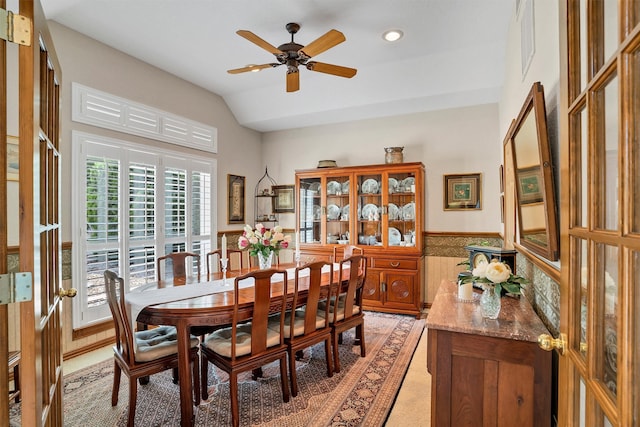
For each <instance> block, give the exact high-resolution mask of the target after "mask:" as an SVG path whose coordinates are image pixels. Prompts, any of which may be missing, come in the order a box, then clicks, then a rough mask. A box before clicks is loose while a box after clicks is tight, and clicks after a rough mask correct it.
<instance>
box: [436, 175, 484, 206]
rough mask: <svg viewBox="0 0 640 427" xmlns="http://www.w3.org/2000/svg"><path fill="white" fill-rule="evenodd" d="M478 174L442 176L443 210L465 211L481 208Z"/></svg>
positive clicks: (479, 176) (479, 178)
mask: <svg viewBox="0 0 640 427" xmlns="http://www.w3.org/2000/svg"><path fill="white" fill-rule="evenodd" d="M481 176H482V174H480V173H472V174H464V175H462V174H461V175H445V176H444V210H445V211H453V210H467V209H482V208H481V204H480V203H481V202H480V200H481V197H480V195H481V188H482V187H481Z"/></svg>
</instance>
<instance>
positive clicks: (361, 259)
mask: <svg viewBox="0 0 640 427" xmlns="http://www.w3.org/2000/svg"><path fill="white" fill-rule="evenodd" d="M347 267H348V273H347V274H348V280H347V284H346V288H345V286H344V285H342V286H341V288H340V289H341V291H340V292H339V295H338V296H337V297H334V298H333V299H331V300H328V304H329V308H328V309H329V318H330V320H329V323H330V324H331V347H332V349H333V371H334V372H340V355H339V351H338V344H339V343H341V342H342V333H343V332H345V331H348V330H349V329H351V328H354V327H355V328H356V340H355V345H359V346H360V356H362V357H365V356H366V354H367V353H366V348H365V339H364V312H363V310H362V297H363V292H362V291H363V287H364V280H365V277H366V275H367V258H366V257H365V256H363V255H353V256H351V257H349V258H346V259H344V260H342V261H340V275H339V276H338V277H339V280H340V281H344V280H345V279H344V271H345V270H347ZM326 304H327V301H324V302H323V301H321V302H320V304H319V307H320V310H323V309H325V305H326Z"/></svg>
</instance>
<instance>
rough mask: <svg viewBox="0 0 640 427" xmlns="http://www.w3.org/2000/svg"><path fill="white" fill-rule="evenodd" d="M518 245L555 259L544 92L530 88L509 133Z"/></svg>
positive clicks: (555, 222) (555, 227)
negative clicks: (514, 187)
mask: <svg viewBox="0 0 640 427" xmlns="http://www.w3.org/2000/svg"><path fill="white" fill-rule="evenodd" d="M510 139H511V143H512V154H513V167H514V179H515V186H516V209H517V218H518V232H519V233H518V243H519V244H520V245H521V246H523V247H525V248H527V249H529V250H530V251H532V252H534V253H536V254H538V255H540V256H543V257H545V258H547V259H548V260H550V261H556V260H557V259H558V220H557V213H556V200H555V199H556V198H555V192H554V183H553V173H552V167H551V156H550V148H549V139H548V134H547V115H546V109H545V103H544V89H543V87H542V85H541V84H540V82H536V83H534V84H533V86H532V87H531V90H530V91H529V94H528V95H527V99H526V100H525V102H524V105H523V106H522V109H521V110H520V114H519V115H518V118H517V119H516V121H515V124H514V126H513V127H512V134H511V138H510Z"/></svg>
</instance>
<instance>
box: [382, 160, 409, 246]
mask: <svg viewBox="0 0 640 427" xmlns="http://www.w3.org/2000/svg"><path fill="white" fill-rule="evenodd" d="M385 188H386V193H387V201H388V202H387V209H386V212H387V215H386V220H387V230H388V232H387V233H388V240H387V245H388V246H415V244H416V179H415V175H414V174H413V173H411V172H400V173H390V174H389V176H388V178H387V185H386V187H385Z"/></svg>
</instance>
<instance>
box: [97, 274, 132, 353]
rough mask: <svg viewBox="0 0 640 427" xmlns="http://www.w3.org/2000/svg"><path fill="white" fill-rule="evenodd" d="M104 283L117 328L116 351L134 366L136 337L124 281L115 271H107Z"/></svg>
mask: <svg viewBox="0 0 640 427" xmlns="http://www.w3.org/2000/svg"><path fill="white" fill-rule="evenodd" d="M104 283H105V292H106V294H107V303H108V304H109V310H111V316H112V317H113V323H114V326H115V333H116V345H115V349H116V350H117V351H118V352H119V353H120V354H121V356H122V358H123V359H124V360H125V361H126V362H127V364H129V365H134V364H135V354H134V347H133V341H134V336H133V330H132V327H131V322H130V321H129V316H128V315H127V309H126V305H125V302H124V280H123V279H122V278H121V277H119V276H118V275H117V274H116V273H114V272H113V271H110V270H106V271H105V272H104Z"/></svg>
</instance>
